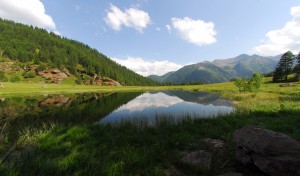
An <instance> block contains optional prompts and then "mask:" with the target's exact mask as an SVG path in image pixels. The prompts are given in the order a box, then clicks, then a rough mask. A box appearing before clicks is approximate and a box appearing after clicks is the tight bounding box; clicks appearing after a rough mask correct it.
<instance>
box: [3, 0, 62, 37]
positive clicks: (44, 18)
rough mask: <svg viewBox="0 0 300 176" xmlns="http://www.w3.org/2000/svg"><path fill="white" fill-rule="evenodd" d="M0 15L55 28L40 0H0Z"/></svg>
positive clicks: (9, 18)
mask: <svg viewBox="0 0 300 176" xmlns="http://www.w3.org/2000/svg"><path fill="white" fill-rule="evenodd" d="M0 17H1V18H4V19H8V20H13V21H16V22H19V23H24V24H29V25H33V26H37V27H40V28H45V29H48V30H52V31H55V29H56V26H55V23H54V21H53V19H52V18H51V16H49V15H47V14H46V11H45V7H44V4H43V3H42V2H41V1H40V0H0ZM55 32H57V31H55Z"/></svg>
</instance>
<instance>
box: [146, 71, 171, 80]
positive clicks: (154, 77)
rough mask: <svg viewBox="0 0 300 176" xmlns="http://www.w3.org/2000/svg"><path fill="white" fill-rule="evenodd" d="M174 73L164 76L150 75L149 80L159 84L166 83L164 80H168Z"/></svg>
mask: <svg viewBox="0 0 300 176" xmlns="http://www.w3.org/2000/svg"><path fill="white" fill-rule="evenodd" d="M173 73H174V71H171V72H168V73H166V74H164V75H162V76H157V75H149V76H148V78H149V79H152V80H154V81H157V82H160V83H162V82H164V80H166V79H167V78H168V77H169V76H171V75H172V74H173Z"/></svg>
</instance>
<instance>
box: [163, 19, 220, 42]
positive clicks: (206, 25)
mask: <svg viewBox="0 0 300 176" xmlns="http://www.w3.org/2000/svg"><path fill="white" fill-rule="evenodd" d="M166 27H167V29H168V31H170V29H171V28H170V26H169V25H167V26H166ZM172 27H173V28H174V29H175V30H177V32H178V35H179V36H180V37H181V38H182V39H183V40H185V41H187V42H189V43H193V44H195V45H198V46H203V45H209V44H213V43H215V42H216V41H217V39H216V38H215V36H216V35H217V33H216V31H215V29H214V27H215V25H214V23H213V22H205V21H202V20H193V19H191V18H189V17H185V18H183V19H181V18H172Z"/></svg>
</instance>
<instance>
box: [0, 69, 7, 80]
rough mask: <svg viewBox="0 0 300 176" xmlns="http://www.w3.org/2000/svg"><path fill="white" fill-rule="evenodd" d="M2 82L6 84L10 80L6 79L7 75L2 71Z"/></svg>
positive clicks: (0, 75) (0, 77) (0, 78)
mask: <svg viewBox="0 0 300 176" xmlns="http://www.w3.org/2000/svg"><path fill="white" fill-rule="evenodd" d="M0 81H1V82H6V81H8V78H7V77H6V75H5V73H4V72H3V71H0Z"/></svg>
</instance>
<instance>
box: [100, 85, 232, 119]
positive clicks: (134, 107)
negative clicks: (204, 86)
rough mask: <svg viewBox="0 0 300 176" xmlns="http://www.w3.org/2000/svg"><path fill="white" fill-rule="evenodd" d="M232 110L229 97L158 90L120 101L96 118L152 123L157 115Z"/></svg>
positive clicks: (183, 115) (201, 115)
mask: <svg viewBox="0 0 300 176" xmlns="http://www.w3.org/2000/svg"><path fill="white" fill-rule="evenodd" d="M233 111H234V108H233V106H232V103H231V101H228V100H225V99H222V98H220V96H219V95H218V94H213V93H203V92H202V93H201V92H200V93H199V92H185V91H162V92H152V93H149V92H147V93H144V94H142V95H140V96H138V97H137V98H135V99H134V100H132V101H130V102H128V103H127V104H125V105H122V106H121V107H120V108H118V109H117V110H115V111H113V112H112V113H110V114H109V115H108V116H106V117H104V118H103V119H101V120H100V123H103V124H106V123H121V122H126V121H131V122H134V123H139V121H144V122H145V123H148V124H155V123H157V121H159V120H161V119H160V118H163V119H164V118H169V119H170V120H171V121H178V120H181V119H182V118H186V117H189V118H214V117H218V116H223V115H227V114H230V113H231V112H233Z"/></svg>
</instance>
